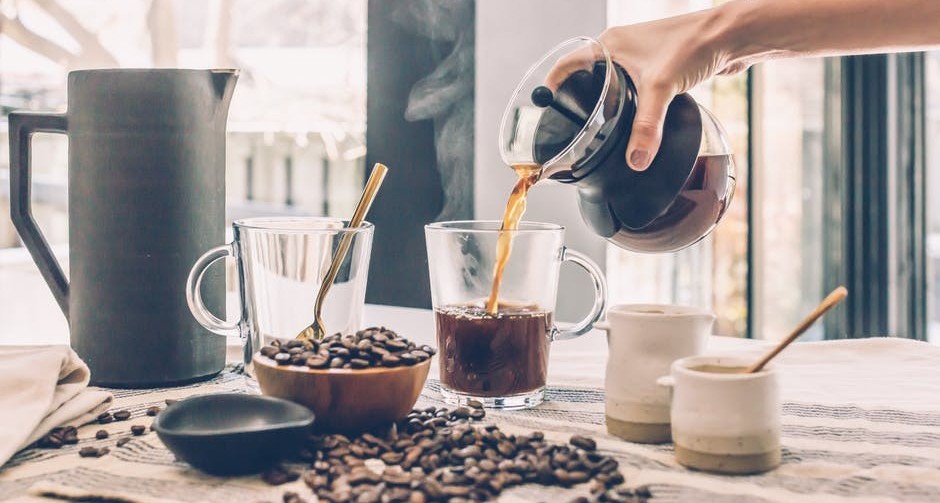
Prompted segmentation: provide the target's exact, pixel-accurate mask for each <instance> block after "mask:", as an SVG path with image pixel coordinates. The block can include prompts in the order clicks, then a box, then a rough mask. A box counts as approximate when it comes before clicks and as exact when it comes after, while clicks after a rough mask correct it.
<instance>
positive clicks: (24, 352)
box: [0, 346, 112, 466]
mask: <svg viewBox="0 0 940 503" xmlns="http://www.w3.org/2000/svg"><path fill="white" fill-rule="evenodd" d="M90 375H91V373H90V372H89V370H88V366H87V365H85V362H83V361H82V360H81V359H80V358H79V357H78V355H77V354H75V352H74V351H72V349H71V348H69V347H68V346H0V466H2V465H3V464H4V463H6V462H7V460H9V459H10V457H11V456H13V454H15V453H16V452H17V451H19V450H20V449H22V448H24V447H26V446H28V445H29V444H31V443H33V442H35V441H36V440H38V439H39V438H40V437H42V436H43V435H45V434H46V433H48V432H49V430H51V429H52V428H55V427H56V426H80V425H82V424H85V423H87V422H89V421H91V420H92V419H94V418H95V417H96V416H97V415H98V414H100V413H101V412H103V411H105V410H107V409H108V407H110V405H111V400H112V396H111V393H108V392H107V391H102V390H97V389H89V388H88V379H89V377H90Z"/></svg>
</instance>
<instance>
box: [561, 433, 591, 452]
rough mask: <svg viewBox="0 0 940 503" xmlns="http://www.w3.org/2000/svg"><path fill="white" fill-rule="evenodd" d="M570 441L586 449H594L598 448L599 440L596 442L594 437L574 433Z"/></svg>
mask: <svg viewBox="0 0 940 503" xmlns="http://www.w3.org/2000/svg"><path fill="white" fill-rule="evenodd" d="M568 442H569V443H570V444H571V445H573V446H575V447H577V448H579V449H584V450H586V451H593V450H595V449H597V442H595V441H594V439H593V438H588V437H583V436H581V435H572V436H571V440H569V441H568Z"/></svg>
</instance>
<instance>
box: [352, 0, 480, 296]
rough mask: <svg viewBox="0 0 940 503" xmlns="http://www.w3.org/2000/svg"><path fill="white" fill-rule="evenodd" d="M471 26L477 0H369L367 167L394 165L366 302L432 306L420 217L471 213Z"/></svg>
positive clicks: (376, 217) (380, 210) (380, 202)
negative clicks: (382, 164)
mask: <svg viewBox="0 0 940 503" xmlns="http://www.w3.org/2000/svg"><path fill="white" fill-rule="evenodd" d="M474 29H475V28H474V3H473V1H472V0H446V1H434V0H398V1H394V2H390V1H384V0H370V1H369V14H368V33H367V37H368V48H367V82H368V83H367V97H366V102H367V103H366V113H367V118H366V147H367V155H366V163H367V164H366V166H367V168H368V169H370V170H371V167H372V165H373V164H374V163H376V162H381V163H384V164H386V165H387V166H388V167H389V174H388V177H387V178H386V181H385V183H384V185H383V188H382V191H381V192H380V193H379V195H378V198H377V199H376V201H375V204H374V206H373V207H372V210H371V212H370V215H369V220H370V221H372V222H373V223H375V226H376V230H375V243H374V245H373V252H372V257H373V258H372V267H371V268H370V274H369V288H368V292H367V296H366V299H367V301H368V302H370V303H377V304H392V305H399V306H410V307H429V306H430V287H429V285H428V272H427V257H426V253H425V245H424V229H423V226H424V224H426V223H428V222H431V221H434V220H437V219H445V218H446V219H458V218H471V217H472V216H473V215H472V208H473V183H472V180H473V178H472V169H473V82H474V72H473V40H474ZM445 192H446V194H447V196H446V197H445Z"/></svg>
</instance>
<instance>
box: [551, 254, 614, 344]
mask: <svg viewBox="0 0 940 503" xmlns="http://www.w3.org/2000/svg"><path fill="white" fill-rule="evenodd" d="M561 260H562V261H563V262H572V263H574V264H576V265H578V266H580V267H581V268H582V269H584V270H585V271H586V272H587V273H588V274H589V275H590V276H591V280H592V281H593V282H594V306H593V307H592V308H591V312H589V313H588V315H587V316H585V317H584V319H582V320H581V321H579V322H578V323H576V324H575V325H574V326H572V327H571V328H568V329H566V330H558V329H557V328H556V329H555V330H554V331H553V332H552V340H553V341H563V340H567V339H574V338H575V337H579V336H582V335H584V334H586V333H587V332H589V331H590V330H591V329H592V328H594V324H595V323H597V321H598V320H600V319H601V316H603V315H604V309H605V308H606V307H607V282H606V281H605V280H604V273H603V271H601V268H600V267H599V266H598V265H597V264H595V263H594V261H593V260H591V259H589V258H588V257H587V255H584V254H583V253H580V252H576V251H574V250H569V249H567V248H565V249H563V250H562V252H561Z"/></svg>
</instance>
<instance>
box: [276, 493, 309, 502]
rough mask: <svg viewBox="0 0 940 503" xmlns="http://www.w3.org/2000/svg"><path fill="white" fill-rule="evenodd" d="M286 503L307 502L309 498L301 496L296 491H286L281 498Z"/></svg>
mask: <svg viewBox="0 0 940 503" xmlns="http://www.w3.org/2000/svg"><path fill="white" fill-rule="evenodd" d="M281 499H282V501H283V502H284V503H307V500H305V499H303V498H301V497H300V495H299V494H297V493H294V492H290V491H288V492H286V493H284V496H283V497H282V498H281Z"/></svg>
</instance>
